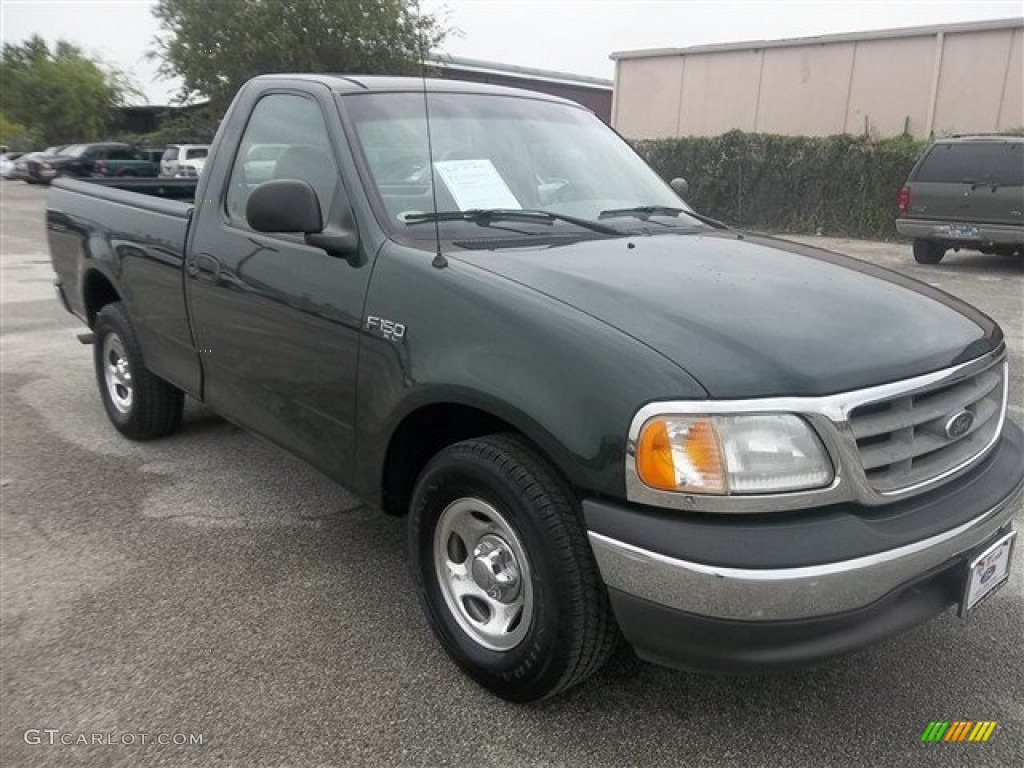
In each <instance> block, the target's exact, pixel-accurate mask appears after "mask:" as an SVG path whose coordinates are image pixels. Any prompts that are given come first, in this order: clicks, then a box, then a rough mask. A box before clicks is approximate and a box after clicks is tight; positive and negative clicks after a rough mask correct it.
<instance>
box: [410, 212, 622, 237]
mask: <svg viewBox="0 0 1024 768" xmlns="http://www.w3.org/2000/svg"><path fill="white" fill-rule="evenodd" d="M402 220H403V221H404V222H405V223H406V224H422V223H423V222H425V221H471V222H473V223H474V224H482V225H483V226H487V225H488V224H490V223H491V222H492V221H531V222H538V223H541V224H551V223H552V222H555V221H564V222H566V223H567V224H575V225H576V226H577V227H583V228H584V229H589V230H590V231H592V232H600V233H601V234H602V235H616V236H620V235H622V234H624V233H623V232H620V231H619V230H617V229H616V228H615V227H611V226H608V225H607V224H600V223H598V222H596V221H591V220H590V219H580V218H577V217H576V216H568V215H566V214H564V213H552V212H551V211H542V210H536V209H531V208H472V209H470V210H468V211H438V212H437V213H430V212H422V213H407V214H405V215H404V216H403V217H402Z"/></svg>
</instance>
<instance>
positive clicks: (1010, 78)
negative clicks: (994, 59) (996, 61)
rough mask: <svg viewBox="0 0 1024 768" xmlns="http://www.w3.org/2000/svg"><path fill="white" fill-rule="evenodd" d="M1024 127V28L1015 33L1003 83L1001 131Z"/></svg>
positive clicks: (1000, 112)
mask: <svg viewBox="0 0 1024 768" xmlns="http://www.w3.org/2000/svg"><path fill="white" fill-rule="evenodd" d="M1022 127H1024V28H1021V29H1017V30H1016V31H1015V32H1014V33H1013V44H1012V46H1011V48H1010V58H1009V60H1008V61H1007V62H1006V83H1005V85H1003V102H1002V109H1000V110H999V124H998V128H999V130H1000V131H1005V130H1009V129H1010V128H1022Z"/></svg>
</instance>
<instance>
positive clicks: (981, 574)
mask: <svg viewBox="0 0 1024 768" xmlns="http://www.w3.org/2000/svg"><path fill="white" fill-rule="evenodd" d="M1016 536H1017V532H1016V531H1010V532H1009V533H1007V534H1006V535H1005V536H1002V537H1001V538H1000V539H999V540H998V541H996V542H995V543H994V544H993V545H992V546H990V547H988V548H987V549H986V550H985V551H984V552H982V553H981V554H980V555H978V556H977V557H975V558H974V559H973V560H971V562H970V565H969V566H968V570H967V579H966V584H965V586H964V597H963V600H962V601H961V603H960V615H961V616H963V617H964V618H966V617H967V616H969V615H970V613H971V611H972V610H973V609H974V608H975V606H977V605H978V603H980V602H981V601H982V600H984V599H985V598H986V597H988V596H989V595H991V594H992V593H993V592H995V591H996V590H997V589H999V588H1000V587H1001V586H1003V584H1005V583H1006V582H1007V581H1008V580H1009V578H1010V559H1011V557H1012V556H1013V542H1014V539H1015V538H1016Z"/></svg>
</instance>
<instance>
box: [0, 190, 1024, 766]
mask: <svg viewBox="0 0 1024 768" xmlns="http://www.w3.org/2000/svg"><path fill="white" fill-rule="evenodd" d="M44 195H45V192H44V190H42V189H39V188H35V187H29V186H26V185H24V184H22V183H10V182H4V183H3V184H2V185H0V197H2V202H0V216H2V219H0V238H2V239H0V278H2V285H0V299H2V329H0V353H2V359H0V370H2V386H0V390H2V392H0V394H2V440H0V442H2V467H0V486H2V487H0V490H2V519H0V523H2V527H0V547H2V551H0V554H2V565H0V579H2V585H0V588H2V594H0V597H2V634H0V643H2V677H3V679H2V689H0V694H2V705H0V706H2V718H0V720H2V728H0V731H2V732H0V765H3V766H5V768H21V767H22V766H24V767H32V768H34V767H36V766H54V767H55V768H56V767H59V768H65V767H67V766H104V767H105V768H106V767H108V766H126V767H128V766H130V767H132V768H135V767H136V766H203V767H204V768H208V767H213V766H244V767H245V768H256V767H258V766H267V767H269V766H275V767H284V766H295V767H300V766H301V767H304V768H305V767H308V766H350V765H365V766H390V765H395V766H406V765H408V766H413V765H423V766H460V767H463V766H474V767H480V768H484V767H486V766H495V767H498V766H501V767H502V768H505V767H518V766H587V767H588V768H590V767H598V766H675V765H685V766H744V767H748V766H751V767H752V766H807V767H808V768H811V767H813V768H823V767H826V766H890V765H891V766H917V765H920V766H937V765H957V766H961V765H976V766H992V767H996V766H1011V765H1019V764H1020V758H1021V755H1024V642H1022V639H1024V637H1022V627H1024V562H1022V561H1024V549H1022V548H1018V555H1017V558H1018V562H1017V563H1016V567H1015V568H1014V571H1013V575H1012V578H1011V581H1010V583H1009V584H1008V585H1007V586H1006V587H1005V588H1003V589H1002V590H1001V591H1000V592H999V593H998V594H997V595H995V596H994V597H993V598H992V599H991V600H990V601H988V602H987V603H986V604H985V605H984V606H983V607H982V608H981V609H980V610H979V611H978V614H977V616H976V617H975V618H974V619H972V621H971V623H970V624H964V623H962V622H961V621H959V620H958V619H957V618H956V617H955V616H954V615H952V614H947V615H944V616H942V617H940V618H939V619H937V620H936V621H933V622H931V623H929V624H927V625H925V626H922V627H918V628H916V629H914V630H912V631H910V632H907V633H906V634H904V635H902V636H900V637H897V638H894V639H892V640H890V641H888V642H885V643H883V644H881V645H879V646H876V647H874V648H871V649H870V650H867V651H865V652H862V653H859V654H856V655H853V656H849V657H846V658H843V659H840V660H837V661H834V662H831V663H829V664H826V665H824V666H821V667H817V668H814V669H810V670H806V671H800V672H796V673H787V674H782V675H771V676H767V675H766V676H754V677H710V676H703V675H697V674H689V673H683V672H674V671H669V670H665V669H661V668H658V667H654V666H651V665H648V664H644V663H642V662H640V661H638V660H636V659H635V658H634V657H633V656H632V654H631V653H630V652H629V651H628V650H625V649H622V650H620V652H619V653H618V654H617V656H616V657H615V658H614V659H613V661H612V663H611V664H610V665H609V666H608V667H607V668H606V669H605V670H604V671H603V672H602V673H601V674H600V675H599V676H598V677H597V678H595V679H594V680H593V681H591V682H590V683H588V684H586V685H584V686H582V687H580V688H578V689H575V690H573V691H571V692H569V693H568V694H566V695H564V696H562V697H560V698H557V699H554V700H551V701H547V702H544V703H542V704H539V705H536V706H532V707H530V706H515V705H512V704H507V703H505V702H503V701H501V700H499V699H496V698H494V697H493V696H491V695H489V694H487V693H485V692H484V691H483V690H481V689H479V688H477V687H476V686H475V685H473V684H472V683H470V682H469V681H468V680H467V679H466V678H465V677H463V676H462V675H461V674H460V673H459V672H458V671H457V670H456V669H455V667H454V666H453V665H452V664H451V663H450V662H449V661H448V659H447V658H446V657H445V656H444V654H443V652H442V651H441V650H440V647H439V645H438V644H437V643H436V642H435V641H434V639H433V637H432V635H431V633H430V630H429V629H428V627H427V625H426V623H425V620H424V619H423V618H422V616H421V613H420V610H419V607H418V605H417V603H416V599H415V595H414V594H413V592H412V590H411V588H410V579H409V577H408V575H407V573H406V561H405V554H404V536H405V529H404V521H403V520H401V519H394V518H389V517H386V516H384V515H383V514H382V513H380V512H379V511H378V510H376V509H373V508H370V507H367V506H366V505H364V504H363V503H361V502H360V501H359V500H358V499H355V498H353V497H352V496H350V495H349V494H347V493H346V492H345V491H344V490H342V489H341V488H340V487H338V486H337V485H335V484H333V483H331V482H330V481H328V480H326V479H325V478H324V477H322V476H321V475H319V474H318V473H317V472H316V471H314V470H313V469H310V468H309V467H307V466H306V465H304V464H303V463H301V462H299V461H298V460H296V459H293V458H291V457H289V456H288V455H286V454H284V453H282V452H281V451H279V450H277V449H276V448H273V447H271V446H269V445H267V444H266V443H264V442H262V441H261V440H259V439H257V438H255V437H252V436H250V435H248V434H246V433H244V432H242V431H241V430H239V429H237V428H236V427H234V426H232V425H230V424H228V423H226V422H224V421H222V420H220V419H218V418H216V417H214V416H213V415H211V414H209V413H208V412H207V411H205V410H204V409H203V408H202V407H200V406H198V405H196V404H194V403H190V404H189V407H188V411H187V417H186V424H185V428H184V429H183V430H182V431H181V432H180V433H178V434H176V435H175V436H173V437H171V438H169V439H166V440H161V441H158V442H153V443H146V444H138V443H131V442H128V441H126V440H124V439H122V438H121V437H120V436H118V435H117V433H115V431H114V430H113V428H112V427H111V426H110V425H109V424H108V423H107V420H106V417H105V415H104V414H103V410H102V407H101V405H100V401H99V398H98V396H97V393H96V389H95V384H94V382H93V372H92V362H91V350H90V348H88V347H84V346H82V345H80V344H79V343H78V342H77V341H76V339H75V335H76V333H79V332H81V330H82V327H81V326H80V325H79V324H78V322H77V321H76V320H74V319H73V318H72V317H70V316H69V315H67V314H66V313H65V312H64V311H63V310H62V309H61V308H60V306H59V305H58V303H57V301H56V300H55V299H54V296H53V290H52V274H51V272H50V268H49V262H48V257H47V251H46V243H45V235H44V227H43V222H44ZM799 239H801V240H802V241H805V242H811V243H814V244H817V245H821V246H823V247H827V248H830V249H833V250H836V251H840V252H843V253H849V254H851V255H853V256H855V257H857V258H861V259H865V260H868V261H871V262H873V263H877V264H882V265H884V266H887V267H891V268H893V269H896V270H898V271H900V272H902V273H904V274H907V275H910V276H913V277H916V278H918V279H922V280H925V281H927V282H929V283H932V284H934V285H937V286H939V287H940V288H943V289H944V290H947V291H949V292H950V293H953V294H955V295H957V296H961V297H963V298H964V299H966V300H968V301H970V302H972V303H975V304H977V305H978V306H980V307H981V308H982V309H983V310H984V311H986V312H988V313H989V314H991V315H992V316H993V317H994V318H996V319H997V320H998V321H999V322H1000V323H1001V324H1002V326H1003V328H1004V330H1005V331H1006V334H1007V343H1008V346H1009V348H1010V357H1011V365H1012V366H1013V369H1014V374H1013V381H1012V390H1011V403H1012V405H1011V408H1012V410H1011V415H1012V416H1013V417H1014V418H1016V419H1017V420H1018V421H1024V409H1022V402H1024V399H1022V375H1021V371H1022V370H1024V354H1022V353H1024V338H1022V332H1024V297H1022V286H1024V273H1022V270H1021V262H1020V261H1019V260H1013V259H1007V258H1001V257H996V256H981V255H977V254H967V253H962V254H951V255H950V256H948V257H947V259H946V261H944V262H943V263H942V264H941V265H939V266H936V267H920V266H918V265H916V264H915V263H914V262H913V259H912V257H911V255H910V249H909V247H908V246H906V245H903V244H885V243H864V242H858V241H852V240H836V239H827V238H799ZM836 343H846V344H850V354H857V350H856V345H855V343H854V340H853V339H837V340H836ZM1016 519H1017V525H1018V528H1019V527H1021V522H1022V521H1021V514H1020V512H1019V511H1018V514H1017V518H1016ZM933 720H950V721H952V720H995V721H997V722H998V725H997V726H996V728H995V730H994V731H993V733H992V735H991V737H990V739H989V741H988V742H986V743H957V744H953V743H922V742H921V741H920V738H921V734H922V732H923V731H924V729H925V727H926V726H927V725H928V723H929V722H930V721H933ZM45 730H51V731H52V730H56V741H57V743H56V744H53V745H50V744H49V743H48V741H47V739H48V738H49V736H48V735H47V734H46V733H45ZM35 731H39V732H40V733H39V734H36V733H35ZM65 734H67V735H69V736H70V738H72V739H74V740H78V737H79V736H80V735H85V736H86V737H89V738H87V740H90V739H91V737H92V735H93V734H99V735H100V736H101V741H103V740H104V739H106V741H111V740H113V741H115V742H117V743H115V744H108V743H99V744H87V745H81V744H77V745H68V746H63V745H61V744H60V740H61V738H62V737H63V738H64V740H65V741H67V740H68V738H67V737H64V735H65ZM142 734H146V736H147V739H146V741H147V743H145V744H142V743H140V736H141V735H142ZM37 735H38V740H39V741H40V742H41V743H38V744H36V743H29V742H33V741H35V740H36V736H37ZM126 735H132V737H133V741H134V743H133V744H127V745H126V744H122V743H120V741H123V740H124V738H125V736H126ZM161 735H164V736H165V739H164V740H166V741H171V742H172V743H170V744H166V745H164V744H158V743H156V742H157V740H158V738H159V737H160V736H161ZM178 735H184V737H185V738H186V740H187V739H189V738H191V740H193V741H194V740H195V737H196V736H197V735H198V736H200V737H201V739H202V743H201V744H195V743H192V744H190V743H187V741H186V743H185V744H180V745H177V744H174V743H173V741H174V740H175V739H177V737H178ZM1015 756H1016V757H1015Z"/></svg>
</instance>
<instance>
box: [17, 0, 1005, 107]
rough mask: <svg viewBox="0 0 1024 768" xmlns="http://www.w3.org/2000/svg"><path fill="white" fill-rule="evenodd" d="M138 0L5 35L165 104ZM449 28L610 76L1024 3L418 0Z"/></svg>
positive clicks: (457, 34) (531, 63)
mask: <svg viewBox="0 0 1024 768" xmlns="http://www.w3.org/2000/svg"><path fill="white" fill-rule="evenodd" d="M152 5H153V3H152V2H144V1H142V0H59V1H54V0H0V38H2V40H3V42H5V43H6V42H14V43H17V42H21V41H22V40H24V39H25V38H27V37H28V36H30V35H31V34H32V33H38V34H40V35H42V36H43V38H45V39H46V40H47V41H49V42H51V43H52V42H54V41H56V40H57V39H60V38H63V39H66V40H69V41H71V42H73V43H75V44H77V45H78V46H79V47H81V48H82V49H84V50H85V51H86V52H87V53H89V54H90V55H92V56H94V57H97V58H99V59H101V60H103V61H105V62H107V63H109V64H112V65H115V66H117V67H118V68H120V69H121V70H123V71H124V72H126V73H128V74H129V75H131V76H132V77H133V78H134V80H135V82H136V83H137V85H138V86H139V88H140V90H141V91H142V94H143V98H142V99H141V100H140V103H151V104H167V103H170V102H171V100H172V98H173V96H174V93H175V91H176V83H175V81H173V80H170V81H169V80H163V79H160V78H159V76H158V74H157V66H158V64H157V63H156V62H153V61H148V60H147V59H146V51H147V50H148V49H150V48H152V41H153V39H154V38H155V37H156V36H157V35H159V34H160V33H161V31H160V28H159V26H158V25H157V22H156V19H154V18H153V15H152V13H151V7H152ZM421 6H422V8H423V10H424V11H426V12H430V13H434V14H437V15H438V16H439V17H440V18H441V20H442V21H443V23H444V25H445V26H446V27H449V28H451V29H452V30H453V34H452V35H451V36H450V37H449V39H448V40H447V41H446V42H445V44H444V45H443V46H442V50H443V51H444V52H445V53H449V54H451V55H454V56H465V57H469V58H474V59H485V60H489V61H496V62H501V63H505V64H514V65H518V66H524V67H536V68H539V69H550V70H558V71H563V72H570V73H574V74H578V75H590V76H593V77H604V78H608V79H611V78H612V77H613V76H614V72H615V66H614V63H613V62H612V61H611V60H610V59H609V55H610V54H611V53H612V52H614V51H629V50H637V49H644V48H683V47H687V46H691V45H707V44H714V43H727V42H740V41H746V40H773V39H779V38H788V37H805V36H808V35H822V34H830V33H836V32H858V31H863V30H873V29H888V28H892V27H908V26H922V25H927V24H945V23H952V22H963V21H979V20H984V19H1004V18H1015V17H1016V18H1020V17H1022V16H1024V0H959V1H958V2H951V1H950V0H855V1H854V2H851V1H850V0H803V1H802V2H800V1H792V0H790V1H788V2H781V1H779V2H776V1H774V0H760V1H752V0H714V1H713V2H707V1H706V0H421Z"/></svg>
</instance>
